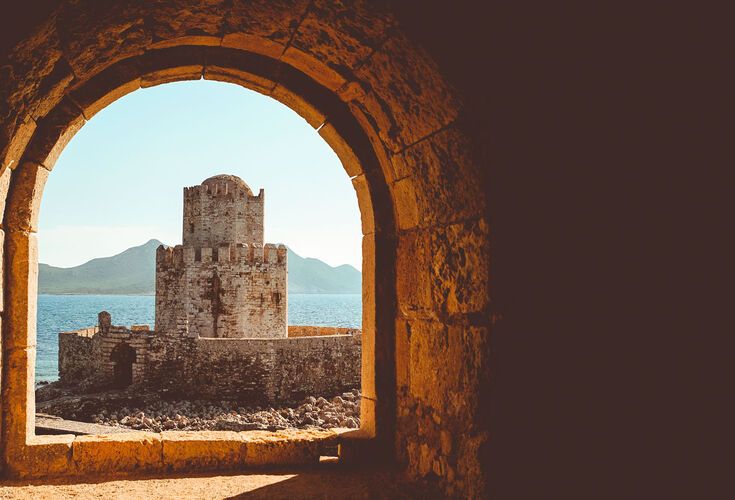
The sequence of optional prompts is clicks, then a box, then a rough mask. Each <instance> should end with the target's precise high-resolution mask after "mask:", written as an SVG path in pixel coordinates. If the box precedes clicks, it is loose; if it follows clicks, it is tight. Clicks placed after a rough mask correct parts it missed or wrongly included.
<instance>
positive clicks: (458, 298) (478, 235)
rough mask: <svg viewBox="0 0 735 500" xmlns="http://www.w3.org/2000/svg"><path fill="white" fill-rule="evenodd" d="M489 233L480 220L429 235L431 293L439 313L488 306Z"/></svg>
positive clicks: (485, 224)
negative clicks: (431, 262)
mask: <svg viewBox="0 0 735 500" xmlns="http://www.w3.org/2000/svg"><path fill="white" fill-rule="evenodd" d="M489 231H490V229H489V227H488V225H487V223H486V222H485V220H484V219H479V220H476V221H470V222H463V223H458V224H452V225H450V226H447V227H443V228H439V229H436V230H434V231H432V232H431V254H432V261H433V264H432V275H431V276H432V277H431V279H432V294H433V297H434V303H435V304H436V307H438V308H439V310H441V311H445V312H446V313H449V314H453V313H471V312H482V311H484V310H485V308H486V307H487V305H488V300H489V293H487V292H488V291H489V290H488V287H489V279H490V269H489V268H490V248H489V245H488V239H489ZM479 291H484V292H486V293H478V292H479Z"/></svg>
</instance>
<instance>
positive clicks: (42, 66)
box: [0, 20, 69, 118]
mask: <svg viewBox="0 0 735 500" xmlns="http://www.w3.org/2000/svg"><path fill="white" fill-rule="evenodd" d="M61 57H62V52H61V47H60V43H59V38H58V35H57V32H56V26H55V23H54V22H53V20H46V21H44V22H42V23H41V25H40V26H39V27H38V29H37V30H36V31H35V32H34V33H32V34H30V36H29V37H28V38H26V39H25V40H21V41H20V42H19V44H18V45H17V46H16V47H15V48H14V49H13V50H11V52H10V54H9V55H8V60H7V64H8V65H7V66H5V68H4V69H5V71H3V72H2V73H3V75H2V76H3V78H2V81H1V82H0V89H2V90H0V97H2V98H4V99H3V101H4V103H5V105H6V106H7V109H8V110H15V111H17V112H21V111H22V109H23V108H25V112H26V113H28V112H30V113H31V114H33V115H34V116H39V114H38V111H39V110H47V109H48V102H47V96H48V95H49V94H51V99H53V98H54V96H58V95H59V88H58V85H57V84H58V83H59V82H64V83H65V84H68V83H69V82H68V74H67V72H66V71H65V70H64V66H65V62H64V61H63V60H62V58H61ZM57 66H58V68H57ZM62 87H63V85H62ZM0 114H2V112H0ZM0 118H5V117H2V116H0Z"/></svg>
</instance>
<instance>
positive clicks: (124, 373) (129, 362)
mask: <svg viewBox="0 0 735 500" xmlns="http://www.w3.org/2000/svg"><path fill="white" fill-rule="evenodd" d="M110 361H111V362H112V363H114V366H113V369H112V373H113V385H114V386H115V387H118V388H124V387H128V386H129V385H132V383H133V363H135V349H134V348H133V347H131V346H130V345H128V343H127V342H122V343H120V344H118V345H117V346H115V348H114V349H113V350H112V352H111V353H110Z"/></svg>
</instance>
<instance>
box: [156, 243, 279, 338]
mask: <svg viewBox="0 0 735 500" xmlns="http://www.w3.org/2000/svg"><path fill="white" fill-rule="evenodd" d="M287 266H288V262H287V256H286V247H285V246H284V245H278V247H276V245H273V244H267V245H265V247H260V246H256V245H247V244H223V245H221V246H220V247H219V248H195V247H192V246H180V245H179V246H177V247H175V248H166V247H163V246H161V247H159V249H158V251H157V253H156V326H155V330H156V331H161V332H176V333H178V334H179V335H181V336H184V337H188V336H190V337H197V336H199V337H214V338H245V337H248V338H271V337H286V336H287V335H288V333H287V320H288V316H287V314H288V295H287V294H288V290H287V285H288V276H287Z"/></svg>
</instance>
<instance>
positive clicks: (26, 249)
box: [3, 231, 38, 349]
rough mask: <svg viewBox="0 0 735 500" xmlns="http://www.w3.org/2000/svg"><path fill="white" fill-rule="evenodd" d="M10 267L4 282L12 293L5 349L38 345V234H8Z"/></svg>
mask: <svg viewBox="0 0 735 500" xmlns="http://www.w3.org/2000/svg"><path fill="white" fill-rule="evenodd" d="M5 245H6V246H5V251H6V252H7V257H8V258H7V259H6V260H5V263H6V264H7V265H8V266H7V268H6V269H5V273H6V276H5V280H6V281H5V283H6V284H7V286H8V289H9V290H13V293H12V300H10V301H8V303H7V304H6V308H5V314H4V321H5V327H6V329H5V331H4V332H3V334H4V335H3V347H4V348H5V349H16V348H21V349H22V348H26V347H35V345H36V299H37V295H38V243H37V240H36V235H35V234H31V233H25V232H17V231H6V232H5Z"/></svg>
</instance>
